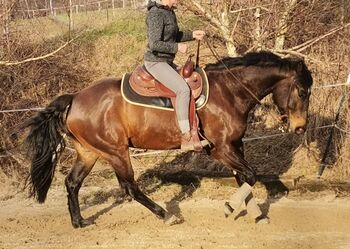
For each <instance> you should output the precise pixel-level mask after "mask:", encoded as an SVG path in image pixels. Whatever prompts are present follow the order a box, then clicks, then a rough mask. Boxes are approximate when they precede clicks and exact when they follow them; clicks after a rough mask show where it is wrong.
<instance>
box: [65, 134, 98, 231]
mask: <svg viewBox="0 0 350 249" xmlns="http://www.w3.org/2000/svg"><path fill="white" fill-rule="evenodd" d="M74 147H75V149H76V151H77V154H78V155H77V159H76V161H75V164H74V166H73V168H72V169H71V171H70V172H69V174H68V175H67V177H66V180H65V183H66V188H67V192H68V208H69V213H70V217H71V221H72V225H73V227H75V228H78V227H84V226H87V225H90V224H91V222H89V221H88V220H84V219H83V217H82V216H81V213H80V207H79V200H78V194H79V189H80V187H81V185H82V183H83V180H84V179H85V177H86V176H87V175H88V174H89V173H90V171H91V169H92V167H93V166H94V165H95V162H96V160H97V158H98V155H97V154H96V153H94V152H92V151H90V150H88V149H86V148H84V147H83V146H82V145H81V144H79V143H78V142H76V141H75V142H74Z"/></svg>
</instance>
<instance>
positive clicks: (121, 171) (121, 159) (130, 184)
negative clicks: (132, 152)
mask: <svg viewBox="0 0 350 249" xmlns="http://www.w3.org/2000/svg"><path fill="white" fill-rule="evenodd" d="M119 154H120V155H118V156H113V157H111V158H110V160H109V161H110V162H111V164H112V166H113V168H114V170H115V173H116V175H117V178H118V180H119V183H120V186H121V188H123V190H124V191H125V193H126V194H128V195H130V196H131V197H132V198H133V199H135V200H136V201H137V202H139V203H141V204H142V205H143V206H145V207H146V208H148V209H149V210H150V211H151V212H152V213H154V214H155V215H156V216H157V217H158V218H160V219H163V220H164V221H165V222H166V223H167V224H169V225H173V224H176V223H179V222H181V220H180V219H178V218H176V217H175V216H173V215H170V214H169V213H168V212H167V211H166V210H165V209H163V208H162V207H161V206H159V205H158V204H156V203H155V202H153V201H152V200H151V199H149V198H148V197H147V196H146V195H145V194H144V193H143V192H142V191H141V190H140V188H139V186H138V185H137V183H136V181H135V179H134V171H133V169H132V166H131V162H130V157H129V151H128V148H126V149H123V153H119Z"/></svg>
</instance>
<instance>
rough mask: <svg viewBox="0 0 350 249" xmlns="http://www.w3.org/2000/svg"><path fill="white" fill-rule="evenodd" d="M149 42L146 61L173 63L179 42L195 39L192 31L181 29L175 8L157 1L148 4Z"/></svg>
mask: <svg viewBox="0 0 350 249" xmlns="http://www.w3.org/2000/svg"><path fill="white" fill-rule="evenodd" d="M147 10H148V13H147V17H146V25H147V37H148V44H147V49H146V52H145V57H144V59H145V61H151V62H168V63H172V62H173V60H174V58H175V54H176V52H177V42H184V41H190V40H193V36H192V32H191V31H185V32H183V31H180V30H179V27H178V24H177V19H176V15H175V12H174V10H172V9H170V8H169V7H168V6H164V5H161V4H159V3H157V2H155V1H149V2H148V6H147Z"/></svg>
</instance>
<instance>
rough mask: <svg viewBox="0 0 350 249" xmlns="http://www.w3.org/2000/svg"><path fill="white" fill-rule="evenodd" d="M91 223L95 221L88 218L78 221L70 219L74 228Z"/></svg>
mask: <svg viewBox="0 0 350 249" xmlns="http://www.w3.org/2000/svg"><path fill="white" fill-rule="evenodd" d="M92 224H95V222H93V221H89V220H85V219H81V220H79V221H75V222H74V221H72V225H73V227H74V228H83V227H87V226H90V225H92Z"/></svg>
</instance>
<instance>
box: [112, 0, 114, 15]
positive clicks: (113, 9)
mask: <svg viewBox="0 0 350 249" xmlns="http://www.w3.org/2000/svg"><path fill="white" fill-rule="evenodd" d="M112 16H114V0H112Z"/></svg>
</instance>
